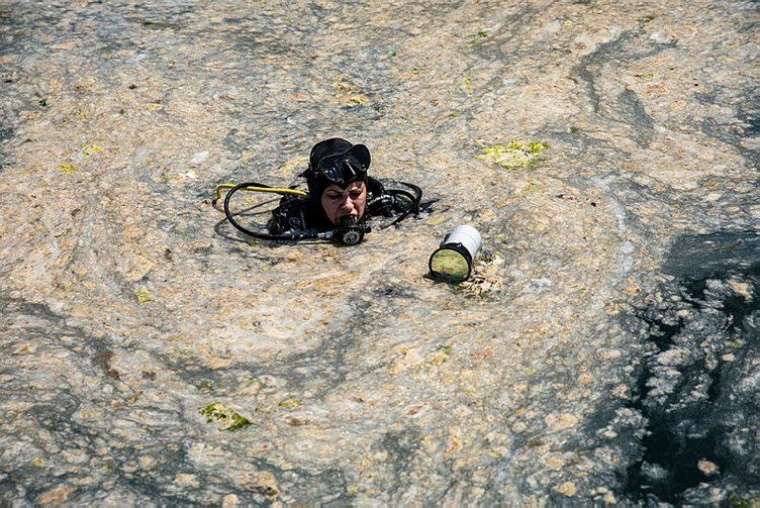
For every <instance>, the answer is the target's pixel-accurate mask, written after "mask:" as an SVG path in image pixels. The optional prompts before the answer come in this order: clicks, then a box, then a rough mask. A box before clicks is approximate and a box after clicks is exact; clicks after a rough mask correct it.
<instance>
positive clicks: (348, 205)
mask: <svg viewBox="0 0 760 508" xmlns="http://www.w3.org/2000/svg"><path fill="white" fill-rule="evenodd" d="M340 209H341V210H342V211H344V212H349V213H350V212H353V211H354V210H355V209H356V205H355V204H354V200H353V199H351V197H350V196H346V199H344V200H343V202H342V203H341V204H340Z"/></svg>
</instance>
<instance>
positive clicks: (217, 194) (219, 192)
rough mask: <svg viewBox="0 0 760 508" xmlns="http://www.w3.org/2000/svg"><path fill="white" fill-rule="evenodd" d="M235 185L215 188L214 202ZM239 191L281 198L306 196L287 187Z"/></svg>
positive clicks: (255, 188)
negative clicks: (274, 195) (279, 196)
mask: <svg viewBox="0 0 760 508" xmlns="http://www.w3.org/2000/svg"><path fill="white" fill-rule="evenodd" d="M235 185H236V184H234V183H223V184H221V185H217V186H216V191H215V193H214V196H215V197H214V202H217V201H219V199H220V198H221V197H222V192H223V191H225V190H230V189H232V188H233V187H235ZM240 190H244V191H248V192H268V193H270V194H279V195H281V196H286V195H289V196H304V197H305V196H307V195H308V193H307V192H306V191H302V190H298V189H289V188H287V187H256V186H253V185H251V186H248V187H242V188H241V189H240Z"/></svg>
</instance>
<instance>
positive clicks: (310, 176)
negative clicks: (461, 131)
mask: <svg viewBox="0 0 760 508" xmlns="http://www.w3.org/2000/svg"><path fill="white" fill-rule="evenodd" d="M371 160H372V158H371V156H370V152H369V149H368V148H367V147H366V146H365V145H361V144H357V145H354V144H352V143H350V142H349V141H346V140H345V139H342V138H331V139H326V140H324V141H320V142H319V143H317V144H316V145H314V147H313V148H312V149H311V153H310V155H309V167H308V169H306V171H304V172H303V173H301V175H299V176H301V177H304V178H305V179H306V185H307V187H308V192H307V193H305V192H303V191H300V190H297V189H295V186H292V187H289V188H287V189H275V188H271V187H267V186H266V185H261V184H257V183H254V182H250V183H242V184H238V185H235V186H232V185H227V186H220V187H219V188H217V198H218V197H219V189H220V188H222V187H227V188H229V191H228V192H227V195H226V196H225V200H224V211H225V214H226V216H227V219H228V220H229V221H230V223H231V224H232V225H233V226H234V227H235V228H237V229H238V230H239V231H242V232H243V233H246V234H248V235H251V236H254V237H256V238H263V239H268V240H303V239H324V240H332V241H335V242H337V243H340V244H343V245H356V244H358V243H360V242H361V241H362V240H363V238H364V235H365V233H368V232H369V231H370V225H369V219H370V218H372V217H384V218H386V219H387V220H389V221H390V222H389V223H387V224H385V226H384V227H388V226H391V225H395V224H398V223H399V222H400V221H401V220H403V219H404V218H406V217H408V216H409V215H410V214H415V215H417V214H419V211H420V200H421V198H422V190H421V189H420V188H419V187H417V186H416V185H412V184H409V183H405V182H392V181H390V182H386V185H384V184H383V183H381V182H380V181H379V180H377V179H375V178H372V177H370V176H368V175H367V172H368V170H369V166H370V162H371ZM399 187H404V188H399ZM239 190H253V191H258V192H274V193H277V194H281V195H282V196H283V197H282V198H281V199H280V202H279V205H278V206H277V208H275V209H274V210H272V216H271V218H270V219H269V221H268V223H267V224H266V230H267V232H266V233H264V232H262V231H255V230H251V229H249V228H247V227H245V226H242V225H241V224H240V223H239V222H238V221H237V220H236V219H235V217H236V216H237V215H240V214H235V213H232V212H231V211H230V201H231V199H232V196H233V195H234V194H235V193H236V192H237V191H239Z"/></svg>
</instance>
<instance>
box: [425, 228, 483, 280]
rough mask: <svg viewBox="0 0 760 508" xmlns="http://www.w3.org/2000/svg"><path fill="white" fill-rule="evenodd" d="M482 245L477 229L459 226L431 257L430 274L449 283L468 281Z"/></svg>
mask: <svg viewBox="0 0 760 508" xmlns="http://www.w3.org/2000/svg"><path fill="white" fill-rule="evenodd" d="M481 243H482V241H481V238H480V233H478V230H477V229H475V228H474V227H472V226H466V225H465V226H457V227H456V228H454V230H453V231H452V232H451V233H449V234H448V235H446V236H445V237H444V239H443V242H441V246H440V247H438V249H437V250H436V251H435V252H433V254H432V255H431V256H430V261H429V262H428V266H429V268H430V274H431V275H432V276H433V277H435V278H437V279H441V280H445V281H447V282H454V283H457V282H462V281H464V280H467V278H468V277H469V276H470V273H471V272H472V262H473V260H474V259H475V255H476V254H477V253H478V250H480V245H481Z"/></svg>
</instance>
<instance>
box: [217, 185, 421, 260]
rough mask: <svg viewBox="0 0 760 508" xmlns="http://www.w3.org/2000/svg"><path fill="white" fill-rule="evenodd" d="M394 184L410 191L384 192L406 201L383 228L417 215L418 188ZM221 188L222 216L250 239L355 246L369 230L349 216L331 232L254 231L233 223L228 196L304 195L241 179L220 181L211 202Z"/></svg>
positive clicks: (419, 197) (300, 191) (233, 217)
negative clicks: (277, 232)
mask: <svg viewBox="0 0 760 508" xmlns="http://www.w3.org/2000/svg"><path fill="white" fill-rule="evenodd" d="M398 183H400V184H403V185H405V186H407V187H409V188H410V189H411V191H412V192H409V191H405V190H403V189H389V190H388V191H387V192H388V194H389V195H390V196H391V197H392V199H393V200H394V201H400V200H404V201H407V204H406V210H405V211H404V212H403V213H402V214H401V215H400V216H399V217H397V218H396V219H395V220H394V221H393V222H391V223H390V224H388V225H387V226H385V227H389V226H393V225H395V224H398V223H399V222H401V221H402V220H404V219H405V218H406V217H408V216H409V215H410V214H412V213H414V214H415V215H418V214H419V211H420V200H421V199H422V189H420V188H419V187H417V186H416V185H413V184H410V183H406V182H398ZM224 190H227V194H226V195H225V196H224V215H225V216H226V217H227V220H228V221H230V224H232V226H233V227H235V229H237V230H238V231H240V232H242V233H245V234H246V235H249V236H252V237H254V238H260V239H262V240H285V241H296V240H332V241H334V242H336V243H339V244H342V245H356V244H358V243H361V241H362V240H363V239H364V234H365V233H369V232H370V227H369V226H368V225H367V224H362V223H358V222H357V221H356V219H355V218H351V217H346V218H344V219H343V220H342V221H341V223H340V224H339V225H338V227H337V228H335V229H333V230H331V231H322V232H320V231H317V230H315V229H305V230H290V231H285V232H283V233H280V234H271V233H262V232H260V231H254V230H251V229H248V228H246V227H245V226H243V225H241V224H240V223H239V222H237V221H236V220H235V215H238V214H234V213H232V211H230V201H231V200H232V196H233V195H234V194H235V193H236V192H238V191H249V192H262V193H270V194H278V195H280V196H301V197H305V196H307V195H308V194H307V193H306V192H304V191H302V190H298V189H291V188H286V187H269V186H268V185H264V184H260V183H257V182H244V183H239V184H232V183H228V184H221V185H218V186H217V187H216V191H215V196H214V200H213V201H212V205H215V204H216V202H217V201H219V199H221V196H222V192H223V191H224ZM399 198H400V199H399Z"/></svg>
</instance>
